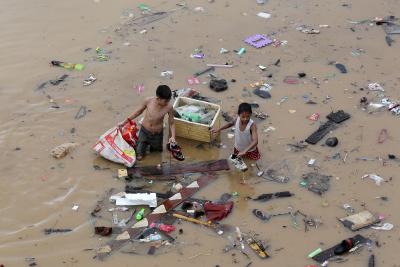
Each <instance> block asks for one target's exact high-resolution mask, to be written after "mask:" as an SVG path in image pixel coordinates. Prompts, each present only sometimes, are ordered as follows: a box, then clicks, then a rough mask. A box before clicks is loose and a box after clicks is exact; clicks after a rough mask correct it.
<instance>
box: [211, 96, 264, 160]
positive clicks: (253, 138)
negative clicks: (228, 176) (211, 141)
mask: <svg viewBox="0 0 400 267" xmlns="http://www.w3.org/2000/svg"><path fill="white" fill-rule="evenodd" d="M252 113H253V112H252V110H251V105H250V104H248V103H241V104H240V105H239V108H238V117H237V118H236V120H234V121H232V122H230V123H227V124H226V125H224V126H222V127H221V128H219V129H212V130H211V132H212V133H214V134H217V133H219V132H221V131H222V130H225V129H227V128H230V127H232V126H234V125H235V146H234V148H233V154H234V155H235V156H238V157H239V158H242V157H245V158H248V159H251V160H259V159H260V158H261V154H260V152H259V151H258V147H257V145H258V134H257V126H256V124H255V123H254V121H253V120H252V119H250V117H251V115H252Z"/></svg>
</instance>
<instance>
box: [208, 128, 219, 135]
mask: <svg viewBox="0 0 400 267" xmlns="http://www.w3.org/2000/svg"><path fill="white" fill-rule="evenodd" d="M220 131H221V130H220V129H215V128H212V129H211V130H210V132H211V133H212V134H217V133H219V132H220Z"/></svg>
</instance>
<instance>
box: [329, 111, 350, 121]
mask: <svg viewBox="0 0 400 267" xmlns="http://www.w3.org/2000/svg"><path fill="white" fill-rule="evenodd" d="M350 117H351V116H350V114H349V113H346V112H344V111H343V110H338V111H336V112H331V113H329V115H328V116H326V118H327V119H328V120H330V121H333V122H336V123H341V122H343V121H345V120H347V119H350Z"/></svg>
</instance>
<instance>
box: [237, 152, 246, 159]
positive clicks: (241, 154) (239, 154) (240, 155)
mask: <svg viewBox="0 0 400 267" xmlns="http://www.w3.org/2000/svg"><path fill="white" fill-rule="evenodd" d="M244 155H246V152H239V153H238V154H237V156H238V157H239V158H241V157H243V156H244Z"/></svg>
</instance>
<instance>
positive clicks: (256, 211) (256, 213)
mask: <svg viewBox="0 0 400 267" xmlns="http://www.w3.org/2000/svg"><path fill="white" fill-rule="evenodd" d="M253 214H254V216H256V217H257V218H258V219H260V220H262V221H268V220H269V219H270V218H271V216H269V215H265V214H264V212H262V211H261V210H259V209H253Z"/></svg>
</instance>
